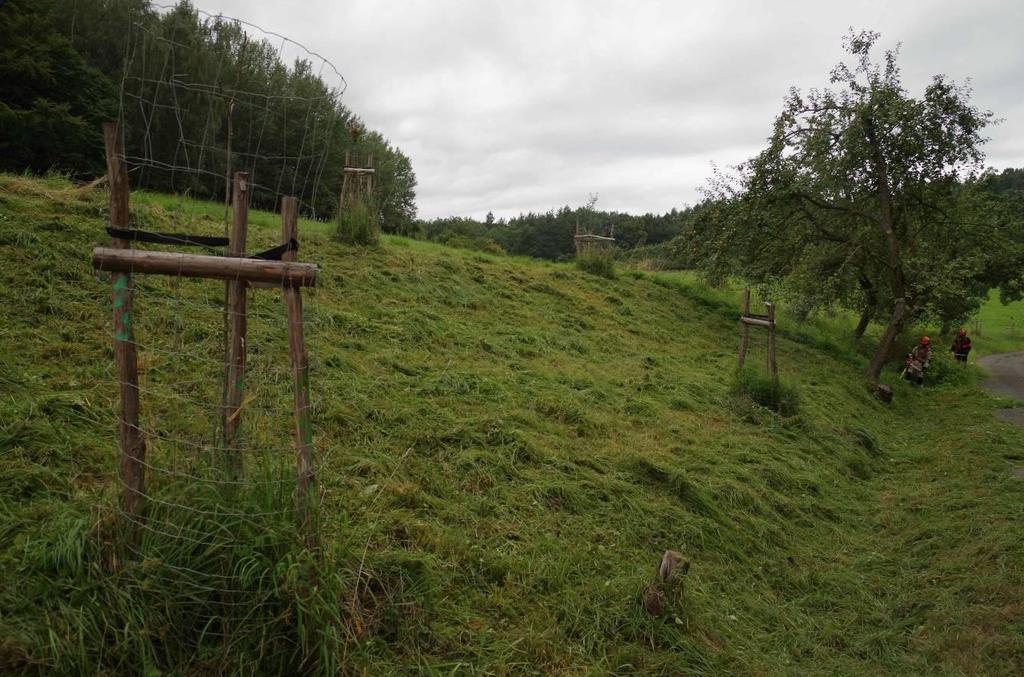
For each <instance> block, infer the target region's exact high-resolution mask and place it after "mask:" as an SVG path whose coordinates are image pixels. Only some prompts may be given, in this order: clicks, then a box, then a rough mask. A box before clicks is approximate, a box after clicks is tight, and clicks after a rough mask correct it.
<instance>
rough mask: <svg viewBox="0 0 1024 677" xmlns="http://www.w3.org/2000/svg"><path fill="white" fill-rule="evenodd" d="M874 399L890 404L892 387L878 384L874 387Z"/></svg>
mask: <svg viewBox="0 0 1024 677" xmlns="http://www.w3.org/2000/svg"><path fill="white" fill-rule="evenodd" d="M875 397H877V398H878V399H880V400H882V401H883V402H885V403H886V404H889V403H890V402H892V386H890V385H886V384H885V383H879V384H878V385H876V386H875Z"/></svg>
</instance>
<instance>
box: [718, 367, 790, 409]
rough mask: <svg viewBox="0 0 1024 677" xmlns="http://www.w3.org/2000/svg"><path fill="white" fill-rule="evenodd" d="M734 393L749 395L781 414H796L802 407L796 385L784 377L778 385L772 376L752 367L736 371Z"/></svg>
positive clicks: (743, 395)
mask: <svg viewBox="0 0 1024 677" xmlns="http://www.w3.org/2000/svg"><path fill="white" fill-rule="evenodd" d="M732 393H733V395H736V396H740V397H747V398H749V399H750V400H752V401H753V402H754V403H756V404H759V405H761V406H762V407H765V408H766V409H771V410H772V411H774V412H775V413H777V414H779V415H780V416H786V417H789V416H795V415H796V414H797V412H798V410H799V408H800V397H799V394H798V393H797V389H796V386H794V385H791V384H789V383H786V382H785V381H784V380H782V379H779V383H778V385H776V384H775V382H774V381H773V380H772V378H771V376H769V375H767V374H761V373H759V372H757V371H755V370H753V369H750V368H744V369H740V370H739V371H737V372H736V377H735V380H734V381H733V386H732Z"/></svg>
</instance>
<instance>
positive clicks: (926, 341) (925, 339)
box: [921, 336, 932, 346]
mask: <svg viewBox="0 0 1024 677" xmlns="http://www.w3.org/2000/svg"><path fill="white" fill-rule="evenodd" d="M931 342H932V340H931V339H930V338H928V337H927V336H922V337H921V345H923V346H926V345H928V344H929V343H931Z"/></svg>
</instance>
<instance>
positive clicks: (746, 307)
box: [740, 287, 750, 369]
mask: <svg viewBox="0 0 1024 677" xmlns="http://www.w3.org/2000/svg"><path fill="white" fill-rule="evenodd" d="M749 313H750V287H747V288H746V289H744V290H743V308H742V310H741V313H740V317H741V319H742V318H743V317H746V316H747V315H748V314H749ZM742 325H743V327H742V333H741V334H740V369H742V368H743V365H744V363H746V361H747V346H748V345H749V343H750V327H749V326H748V325H747V323H746V322H743V323H742Z"/></svg>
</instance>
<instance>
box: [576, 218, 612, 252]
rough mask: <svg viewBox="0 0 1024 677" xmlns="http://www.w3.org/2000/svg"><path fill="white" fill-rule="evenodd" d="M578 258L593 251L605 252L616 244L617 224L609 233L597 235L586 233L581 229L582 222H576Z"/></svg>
mask: <svg viewBox="0 0 1024 677" xmlns="http://www.w3.org/2000/svg"><path fill="white" fill-rule="evenodd" d="M574 239H575V241H576V258H579V257H580V256H586V255H587V254H590V253H593V252H604V251H606V250H608V249H611V248H612V247H613V246H614V245H615V226H612V227H611V229H610V230H609V231H608V235H595V234H593V233H584V232H582V231H581V230H580V224H578V223H577V224H576V235H575V237H574Z"/></svg>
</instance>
